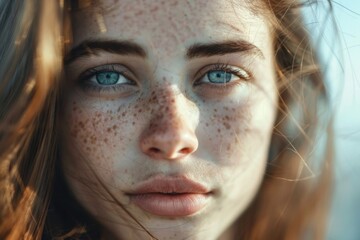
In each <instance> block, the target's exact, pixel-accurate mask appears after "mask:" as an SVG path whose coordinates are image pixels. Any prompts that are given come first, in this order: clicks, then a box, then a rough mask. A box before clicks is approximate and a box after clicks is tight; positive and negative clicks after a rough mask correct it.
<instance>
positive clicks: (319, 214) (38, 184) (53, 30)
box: [0, 0, 332, 240]
mask: <svg viewBox="0 0 360 240" xmlns="http://www.w3.org/2000/svg"><path fill="white" fill-rule="evenodd" d="M249 2H250V3H249V4H250V5H253V6H254V9H253V10H254V11H255V12H256V13H259V12H260V13H261V14H265V15H266V17H267V18H268V20H269V24H270V26H271V29H272V31H273V36H274V41H273V42H274V43H273V47H274V50H275V54H276V56H275V57H276V71H277V77H278V78H277V85H278V95H279V102H278V114H277V120H276V123H275V125H274V128H273V135H272V142H271V146H270V152H269V157H268V167H267V171H266V175H265V177H264V179H263V183H262V185H261V187H260V190H259V191H258V194H257V195H256V197H255V199H254V200H253V201H252V203H251V205H250V206H249V207H248V209H247V210H246V211H245V212H244V213H243V214H242V215H241V216H240V218H239V219H238V221H237V222H236V223H235V224H238V226H239V228H238V229H239V231H238V233H237V236H241V237H242V238H243V239H299V238H301V237H309V236H311V237H312V238H314V239H322V238H324V233H325V226H326V217H327V215H326V214H327V208H328V204H329V196H330V190H331V175H332V174H331V158H332V152H331V149H332V148H331V144H332V137H331V134H332V130H331V124H330V123H329V124H328V120H329V119H328V118H326V117H324V114H323V112H322V111H324V109H327V104H328V99H327V95H326V89H325V86H324V79H323V75H322V72H321V67H320V64H319V60H318V59H317V56H316V51H315V50H314V49H313V43H312V42H311V40H310V38H309V34H308V32H307V30H306V28H305V26H304V24H303V21H302V13H301V8H302V7H303V6H304V5H306V4H312V3H315V1H314V2H313V1H306V2H300V1H295V0H262V1H249ZM254 2H256V3H254ZM329 4H331V3H330V2H329ZM67 12H68V1H65V2H64V1H63V0H62V1H61V0H60V1H48V0H28V1H20V0H13V1H0V26H1V29H2V30H1V31H0V42H1V44H0V59H2V64H1V65H0V76H1V79H0V192H1V197H0V238H1V239H8V240H13V239H40V238H43V237H44V236H45V235H46V236H48V237H49V238H51V237H55V235H58V236H62V237H61V238H62V239H66V238H67V237H69V238H70V237H71V238H80V236H81V237H84V236H87V238H88V239H96V237H94V235H93V233H91V232H89V231H87V229H89V226H92V225H91V224H95V225H96V223H93V222H91V220H90V221H89V220H88V219H90V217H88V216H86V215H84V213H83V212H82V211H81V210H80V211H79V212H80V213H76V214H72V213H71V211H69V210H68V209H69V208H71V206H76V203H74V201H73V198H72V196H71V193H67V192H68V190H67V189H66V186H65V185H64V184H63V183H62V180H61V173H59V172H58V169H59V168H57V167H56V164H57V162H58V161H57V159H58V155H57V152H58V151H59V150H58V149H57V145H58V144H57V136H56V131H57V111H58V108H59V107H58V102H59V93H60V90H59V89H60V81H59V80H60V79H61V71H62V64H63V63H62V61H63V56H64V48H65V47H64V46H65V45H66V44H68V43H69V40H70V39H71V38H70V34H71V33H70V30H69V26H70V19H69V17H68V15H67V14H68V13H67ZM324 126H328V127H324ZM321 127H322V128H321ZM324 132H325V133H327V134H328V138H327V141H326V147H325V150H324V151H323V152H321V153H320V154H315V153H314V152H315V150H316V149H315V148H314V146H316V144H315V143H316V142H317V139H318V136H319V133H324ZM314 165H316V167H315V170H312V167H311V166H314ZM55 186H56V188H57V191H56V192H57V193H58V194H59V192H60V195H61V196H60V198H61V199H66V200H64V201H60V202H59V201H58V200H59V197H54V194H55V193H54V191H53V190H54V188H55ZM59 189H60V190H59ZM73 209H74V207H73V208H72V210H73ZM66 210H67V211H66ZM62 211H65V213H64V212H62ZM71 214H72V215H71ZM64 218H65V219H64ZM74 219H75V220H74ZM84 219H85V221H83V220H84ZM67 221H68V223H70V224H68V225H67V226H64V225H63V224H62V223H63V222H67ZM66 231H68V233H67V234H64V233H65V232H66ZM59 234H60V235H59ZM61 234H62V235H61ZM94 234H96V233H94Z"/></svg>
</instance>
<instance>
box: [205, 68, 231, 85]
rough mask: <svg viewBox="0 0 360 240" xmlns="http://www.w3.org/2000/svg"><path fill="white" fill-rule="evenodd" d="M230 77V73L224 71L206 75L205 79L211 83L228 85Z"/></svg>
mask: <svg viewBox="0 0 360 240" xmlns="http://www.w3.org/2000/svg"><path fill="white" fill-rule="evenodd" d="M232 75H233V74H232V73H230V72H226V71H224V70H215V71H210V72H208V73H207V77H208V79H209V82H211V83H228V82H230V80H231V77H232Z"/></svg>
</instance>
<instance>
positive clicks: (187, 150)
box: [179, 148, 192, 154]
mask: <svg viewBox="0 0 360 240" xmlns="http://www.w3.org/2000/svg"><path fill="white" fill-rule="evenodd" d="M179 152H180V153H182V154H190V153H191V152H192V151H191V149H190V148H183V149H181V150H180V151H179Z"/></svg>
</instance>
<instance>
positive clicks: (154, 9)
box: [150, 6, 159, 12]
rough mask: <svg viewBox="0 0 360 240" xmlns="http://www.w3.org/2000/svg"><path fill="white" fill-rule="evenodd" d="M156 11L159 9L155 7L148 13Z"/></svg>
mask: <svg viewBox="0 0 360 240" xmlns="http://www.w3.org/2000/svg"><path fill="white" fill-rule="evenodd" d="M158 9H159V7H158V6H156V7H154V8H152V9H150V12H155V11H157V10H158Z"/></svg>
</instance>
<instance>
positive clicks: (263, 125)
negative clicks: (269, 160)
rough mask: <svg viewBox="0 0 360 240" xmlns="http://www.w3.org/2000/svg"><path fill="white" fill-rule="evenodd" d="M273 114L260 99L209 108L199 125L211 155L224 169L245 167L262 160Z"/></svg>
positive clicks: (271, 108)
mask: <svg viewBox="0 0 360 240" xmlns="http://www.w3.org/2000/svg"><path fill="white" fill-rule="evenodd" d="M265 106H266V107H265ZM274 111H275V110H274V108H273V106H270V105H269V104H268V103H267V102H261V101H259V99H256V100H249V101H248V102H246V103H243V104H239V103H236V102H231V103H229V104H227V105H226V106H223V105H222V106H219V107H214V108H212V109H209V110H208V117H207V119H206V120H204V121H203V124H202V125H203V126H204V127H203V128H204V129H205V131H204V132H205V133H206V134H205V136H204V137H203V139H204V141H205V144H209V145H208V146H210V148H209V149H211V155H212V156H216V159H218V161H219V164H221V165H224V166H227V165H229V166H235V165H237V166H238V165H241V166H242V167H245V166H248V165H249V164H248V163H250V162H252V161H257V160H261V161H265V159H266V153H267V151H268V145H269V142H270V137H271V129H272V126H273V118H274ZM259 116H261V117H259ZM264 120H268V121H266V122H265V121H264ZM244 169H245V168H244Z"/></svg>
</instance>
